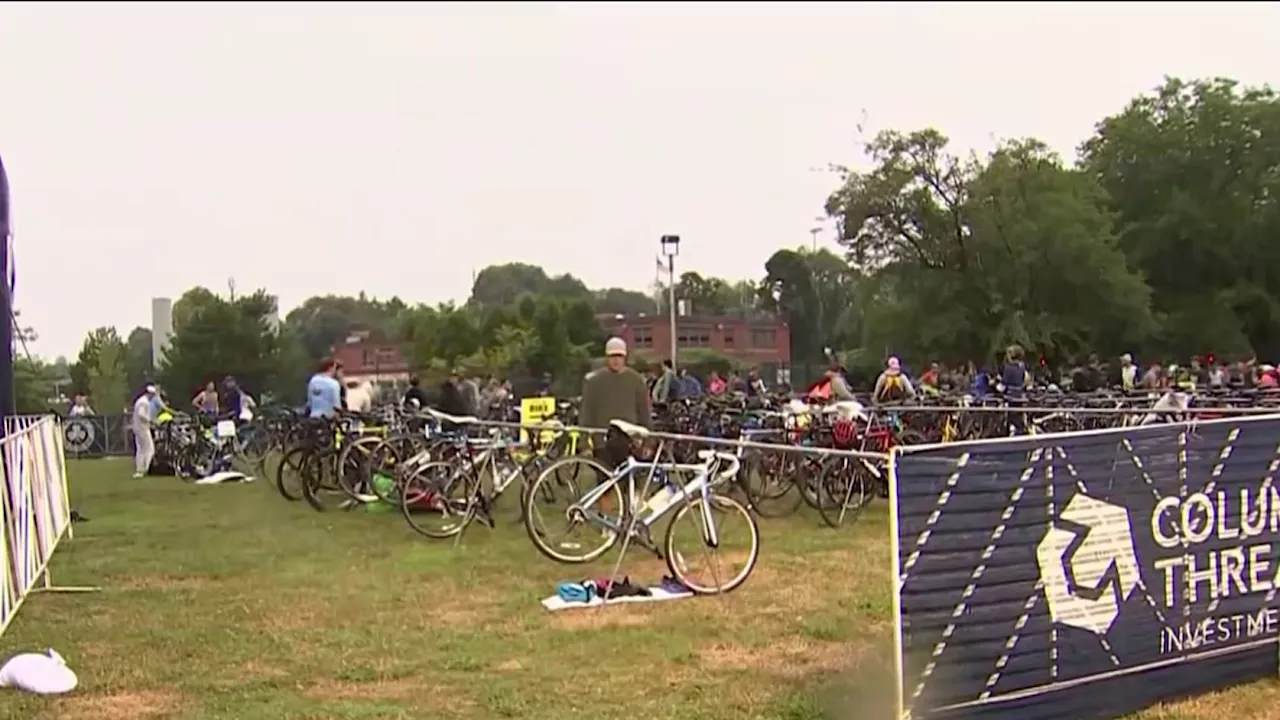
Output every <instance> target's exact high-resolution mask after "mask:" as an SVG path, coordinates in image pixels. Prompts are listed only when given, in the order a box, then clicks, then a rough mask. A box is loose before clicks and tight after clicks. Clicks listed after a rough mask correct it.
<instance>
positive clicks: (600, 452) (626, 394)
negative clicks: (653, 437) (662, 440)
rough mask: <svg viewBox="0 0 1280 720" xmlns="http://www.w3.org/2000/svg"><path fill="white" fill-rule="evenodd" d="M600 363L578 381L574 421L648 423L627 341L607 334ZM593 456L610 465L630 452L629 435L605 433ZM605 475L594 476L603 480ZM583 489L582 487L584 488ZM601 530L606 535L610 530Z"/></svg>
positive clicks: (645, 392)
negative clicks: (579, 400)
mask: <svg viewBox="0 0 1280 720" xmlns="http://www.w3.org/2000/svg"><path fill="white" fill-rule="evenodd" d="M604 363H605V364H604V367H602V368H600V369H599V370H596V371H594V372H592V373H590V374H588V375H587V379H586V380H585V381H584V382H583V384H582V406H581V408H580V409H579V411H578V422H579V424H581V425H582V426H583V427H589V428H599V429H607V428H608V427H609V423H610V422H612V421H614V420H623V421H625V422H629V423H632V424H635V425H642V426H644V427H649V426H650V422H651V419H650V416H649V389H648V387H646V386H645V382H644V376H642V375H641V374H640V373H638V372H636V371H635V369H634V368H630V367H627V343H626V341H624V340H623V339H622V338H619V337H611V338H609V340H608V342H606V343H605V344H604ZM596 448H597V452H596V459H597V460H600V461H601V462H602V463H603V464H604V465H605V466H606V467H608V468H613V467H616V466H617V465H618V464H619V463H622V462H624V461H625V460H626V458H627V456H628V455H629V454H630V452H631V439H630V438H628V437H626V436H625V435H622V434H621V433H619V432H618V431H616V430H614V431H610V432H609V433H608V435H606V440H605V443H604V446H603V447H601V446H600V445H599V444H597V445H596ZM604 479H605V478H604V477H600V478H597V482H598V481H603V480H604ZM584 492H585V489H584ZM608 497H609V496H608V495H605V496H604V497H602V498H601V499H600V500H601V501H600V509H601V510H602V511H603V512H605V514H610V513H611V512H613V511H614V508H612V507H609V505H610V503H609V502H608ZM602 534H604V535H605V536H608V535H609V534H610V531H608V530H604V531H602Z"/></svg>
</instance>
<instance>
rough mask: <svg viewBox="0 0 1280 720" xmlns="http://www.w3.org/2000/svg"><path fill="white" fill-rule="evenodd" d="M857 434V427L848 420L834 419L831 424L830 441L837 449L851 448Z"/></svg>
mask: <svg viewBox="0 0 1280 720" xmlns="http://www.w3.org/2000/svg"><path fill="white" fill-rule="evenodd" d="M857 434H858V426H857V425H856V424H855V423H854V422H853V420H851V419H849V418H836V420H835V422H833V423H831V439H832V441H834V442H835V446H836V447H838V448H847V447H852V446H853V440H854V438H855V437H856V436H857Z"/></svg>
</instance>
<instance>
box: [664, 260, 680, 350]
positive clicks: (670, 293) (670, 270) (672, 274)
mask: <svg viewBox="0 0 1280 720" xmlns="http://www.w3.org/2000/svg"><path fill="white" fill-rule="evenodd" d="M659 242H661V243H662V254H663V255H666V256H667V312H668V313H669V314H670V315H671V370H672V372H674V371H675V369H676V350H677V346H676V255H679V254H680V236H679V235H663V236H662V239H661V240H660V241H659Z"/></svg>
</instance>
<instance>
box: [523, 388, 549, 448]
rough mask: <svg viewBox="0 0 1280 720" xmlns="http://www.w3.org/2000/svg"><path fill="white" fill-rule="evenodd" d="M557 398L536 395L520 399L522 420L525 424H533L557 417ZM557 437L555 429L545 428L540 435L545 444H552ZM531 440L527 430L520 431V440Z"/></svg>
mask: <svg viewBox="0 0 1280 720" xmlns="http://www.w3.org/2000/svg"><path fill="white" fill-rule="evenodd" d="M555 414H556V399H555V398H553V397H536V398H525V399H523V400H521V401H520V422H521V424H524V425H533V424H536V423H540V422H542V421H543V420H546V419H548V418H552V417H555ZM555 439H556V432H555V431H554V430H543V431H542V433H541V434H540V436H539V440H540V441H541V442H542V444H543V445H547V444H550V443H551V442H553V441H554V440H555ZM528 441H529V433H528V431H526V430H523V429H522V430H521V431H520V442H522V443H526V442H528Z"/></svg>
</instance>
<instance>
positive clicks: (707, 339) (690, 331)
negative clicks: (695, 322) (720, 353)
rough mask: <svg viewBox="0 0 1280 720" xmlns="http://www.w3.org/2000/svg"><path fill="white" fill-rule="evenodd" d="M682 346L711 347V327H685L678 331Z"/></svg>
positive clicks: (678, 339)
mask: <svg viewBox="0 0 1280 720" xmlns="http://www.w3.org/2000/svg"><path fill="white" fill-rule="evenodd" d="M676 343H677V344H679V345H680V346H681V347H711V328H684V329H682V330H680V331H678V332H677V333H676Z"/></svg>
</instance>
